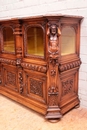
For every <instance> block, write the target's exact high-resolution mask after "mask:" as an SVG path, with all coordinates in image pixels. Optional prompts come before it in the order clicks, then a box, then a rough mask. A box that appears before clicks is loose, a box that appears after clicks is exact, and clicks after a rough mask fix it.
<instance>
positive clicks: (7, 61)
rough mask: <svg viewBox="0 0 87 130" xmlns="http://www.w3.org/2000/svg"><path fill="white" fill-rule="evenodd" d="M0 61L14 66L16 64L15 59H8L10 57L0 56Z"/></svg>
mask: <svg viewBox="0 0 87 130" xmlns="http://www.w3.org/2000/svg"><path fill="white" fill-rule="evenodd" d="M0 62H1V63H5V64H10V65H14V66H15V65H16V61H15V60H10V59H4V58H0Z"/></svg>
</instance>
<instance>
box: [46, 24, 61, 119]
mask: <svg viewBox="0 0 87 130" xmlns="http://www.w3.org/2000/svg"><path fill="white" fill-rule="evenodd" d="M60 34H61V33H60V30H59V27H58V26H57V25H55V24H52V25H50V26H49V27H48V31H47V35H48V38H49V43H48V62H49V68H48V109H47V115H46V118H47V119H49V120H50V121H55V120H57V119H59V118H61V117H62V115H61V113H60V108H59V106H58V95H59V85H60V83H59V82H60V81H59V73H58V65H59V42H58V37H59V36H60Z"/></svg>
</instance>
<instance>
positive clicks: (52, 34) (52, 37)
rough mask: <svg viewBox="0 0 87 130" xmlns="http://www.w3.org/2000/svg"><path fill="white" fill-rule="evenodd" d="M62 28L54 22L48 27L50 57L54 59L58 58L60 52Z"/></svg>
mask: <svg viewBox="0 0 87 130" xmlns="http://www.w3.org/2000/svg"><path fill="white" fill-rule="evenodd" d="M60 34H61V33H60V30H59V28H58V27H57V25H55V24H53V25H51V26H50V27H49V28H48V31H47V35H48V36H49V48H48V52H49V54H50V55H49V57H50V58H52V59H57V58H58V54H59V46H58V36H59V35H60Z"/></svg>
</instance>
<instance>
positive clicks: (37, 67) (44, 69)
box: [21, 63, 47, 73]
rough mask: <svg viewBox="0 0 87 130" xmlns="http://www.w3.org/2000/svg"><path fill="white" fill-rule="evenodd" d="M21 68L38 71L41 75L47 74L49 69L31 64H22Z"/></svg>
mask: <svg viewBox="0 0 87 130" xmlns="http://www.w3.org/2000/svg"><path fill="white" fill-rule="evenodd" d="M21 66H22V67H23V68H26V69H29V70H33V71H38V72H41V73H46V71H47V67H45V66H39V65H34V64H29V63H21Z"/></svg>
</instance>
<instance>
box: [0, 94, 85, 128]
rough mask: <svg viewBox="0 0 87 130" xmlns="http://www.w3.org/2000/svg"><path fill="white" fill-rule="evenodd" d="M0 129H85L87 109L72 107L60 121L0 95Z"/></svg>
mask: <svg viewBox="0 0 87 130" xmlns="http://www.w3.org/2000/svg"><path fill="white" fill-rule="evenodd" d="M0 130H87V109H85V108H78V109H73V110H71V111H70V112H68V113H67V114H66V115H64V116H63V118H62V119H61V121H59V122H57V123H50V122H48V121H47V120H45V119H44V116H42V115H40V114H38V113H36V112H34V111H32V110H30V109H29V108H26V107H24V106H22V105H20V104H19V103H16V102H14V101H12V100H10V99H8V98H6V97H4V96H2V95H0Z"/></svg>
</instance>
